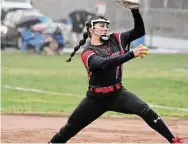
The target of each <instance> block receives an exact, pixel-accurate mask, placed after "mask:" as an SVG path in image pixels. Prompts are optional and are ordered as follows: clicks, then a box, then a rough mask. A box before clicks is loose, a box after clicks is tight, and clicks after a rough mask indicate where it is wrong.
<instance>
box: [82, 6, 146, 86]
mask: <svg viewBox="0 0 188 144" xmlns="http://www.w3.org/2000/svg"><path fill="white" fill-rule="evenodd" d="M132 14H133V18H134V23H135V26H134V29H132V30H131V31H128V32H124V33H113V34H111V35H110V38H109V40H108V41H106V42H104V43H103V44H102V45H99V46H96V45H91V44H88V45H87V46H86V47H85V48H84V50H83V52H82V54H81V58H82V61H83V63H84V65H85V67H86V70H87V72H88V76H89V85H91V86H97V87H106V86H110V85H115V84H117V83H121V81H122V70H123V68H122V64H123V63H124V62H126V61H129V60H131V59H132V58H134V53H133V52H132V51H127V50H126V46H127V44H129V43H130V42H131V41H133V40H135V39H137V38H139V37H141V36H143V35H144V34H145V29H144V24H143V20H142V17H141V15H140V13H139V10H138V9H135V10H132Z"/></svg>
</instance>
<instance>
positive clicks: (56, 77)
mask: <svg viewBox="0 0 188 144" xmlns="http://www.w3.org/2000/svg"><path fill="white" fill-rule="evenodd" d="M67 58H68V55H63V56H44V55H43V56H36V55H31V54H21V53H7V52H1V60H2V62H1V63H2V66H1V67H2V69H1V71H2V73H1V85H2V87H1V88H2V91H1V100H2V101H1V108H2V109H1V111H2V112H5V113H52V114H54V113H57V114H58V113H60V114H69V113H70V112H72V111H73V110H74V108H75V107H76V106H77V105H78V103H79V102H80V101H81V99H82V98H83V97H84V96H85V92H86V90H87V85H88V84H87V73H86V71H85V68H84V66H83V64H82V62H81V60H80V56H78V55H77V56H75V57H74V58H73V61H72V62H71V63H66V62H65V60H66V59H67ZM187 71H188V55H186V54H185V55H184V54H181V55H180V54H179V55H178V54H168V55H154V54H151V55H149V56H148V57H145V58H144V59H141V58H137V59H134V60H132V61H130V62H128V63H126V64H125V65H124V73H123V75H124V79H123V83H124V86H125V87H126V88H127V89H129V90H130V91H132V92H134V93H135V94H137V95H138V96H139V97H141V98H142V99H143V100H144V101H146V102H147V103H149V104H153V105H161V106H168V107H177V108H185V109H188V72H187ZM6 85H8V86H12V87H21V88H30V89H31V88H33V89H39V90H45V91H51V92H56V93H60V94H56V93H48V94H44V93H36V92H30V91H18V90H15V89H7V88H5V87H4V86H6ZM154 109H155V110H156V111H157V112H158V113H159V114H160V115H162V116H170V117H184V118H188V111H187V112H186V111H179V110H168V109H161V108H154ZM106 115H113V116H116V115H118V116H123V115H121V114H120V115H119V114H117V113H113V112H109V113H107V114H106Z"/></svg>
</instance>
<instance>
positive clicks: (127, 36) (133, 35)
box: [114, 9, 145, 49]
mask: <svg viewBox="0 0 188 144" xmlns="http://www.w3.org/2000/svg"><path fill="white" fill-rule="evenodd" d="M131 12H132V15H133V18H134V28H133V29H132V30H130V31H127V32H122V33H114V34H115V36H116V38H117V39H118V42H119V45H120V47H122V48H123V49H126V46H127V44H128V43H130V42H132V41H134V40H136V39H138V38H140V37H142V36H144V35H145V27H144V22H143V19H142V16H141V14H140V12H139V10H138V9H133V10H131Z"/></svg>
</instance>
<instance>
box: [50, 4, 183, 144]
mask: <svg viewBox="0 0 188 144" xmlns="http://www.w3.org/2000/svg"><path fill="white" fill-rule="evenodd" d="M138 6H139V5H135V4H133V5H131V4H130V3H129V5H128V7H129V8H130V9H131V12H132V15H133V19H134V28H133V29H132V30H130V31H127V32H122V33H112V34H108V30H109V25H110V21H109V20H107V19H106V18H104V17H102V16H95V17H92V18H91V19H90V20H89V21H88V22H87V23H86V27H87V32H85V33H84V34H83V39H82V40H81V41H80V42H79V45H78V46H76V47H75V48H74V52H73V53H72V54H71V57H70V58H69V59H68V60H67V61H68V62H70V61H71V58H72V57H73V56H74V55H75V53H76V51H78V50H79V48H80V46H83V45H84V44H85V43H86V39H87V38H90V41H89V43H88V44H87V45H86V46H85V48H84V50H83V51H82V53H81V59H82V61H83V64H84V65H85V68H86V70H87V72H88V77H89V86H88V91H87V93H86V97H85V98H84V99H83V100H82V101H81V103H80V104H79V105H78V107H77V108H76V109H75V110H74V111H73V113H72V114H71V115H70V117H69V119H68V121H67V123H66V124H65V125H64V126H63V127H62V128H61V129H60V130H59V132H58V133H56V134H55V135H54V136H53V137H52V138H51V140H50V141H49V143H66V142H67V141H68V140H70V139H71V138H72V137H73V136H75V135H76V134H77V133H78V132H79V131H80V130H82V129H83V128H85V127H86V126H87V125H89V124H90V123H92V122H93V121H94V120H96V119H97V118H99V117H100V116H101V115H102V114H104V113H105V112H107V111H114V112H119V113H124V114H135V115H138V116H140V117H141V118H142V119H143V120H144V121H145V122H146V123H147V124H148V125H149V126H150V127H151V128H153V129H154V130H155V131H157V132H158V133H159V134H161V135H162V136H163V137H164V138H166V139H167V140H168V141H169V142H170V143H183V140H182V139H181V138H178V137H175V136H174V135H173V134H172V133H171V131H170V130H169V129H168V127H167V126H166V125H165V123H164V122H163V120H162V119H161V117H160V116H159V115H158V114H157V113H156V112H154V111H153V110H152V109H151V108H150V107H149V106H148V104H146V103H145V102H144V101H142V100H141V99H140V98H139V97H138V96H136V95H135V94H133V93H132V92H130V91H128V90H127V89H126V88H125V87H124V86H123V85H122V73H123V72H122V71H123V67H122V65H123V64H124V63H126V62H128V61H130V60H132V59H135V58H139V57H141V58H143V57H144V56H146V55H147V54H148V49H147V48H146V47H145V46H143V45H140V46H138V47H136V48H134V49H133V50H132V51H130V50H129V44H130V42H131V41H134V40H135V39H137V38H140V37H142V36H144V35H145V28H144V23H143V20H142V17H141V14H140V12H139V9H138Z"/></svg>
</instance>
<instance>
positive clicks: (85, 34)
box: [66, 32, 89, 62]
mask: <svg viewBox="0 0 188 144" xmlns="http://www.w3.org/2000/svg"><path fill="white" fill-rule="evenodd" d="M88 37H89V34H88V32H84V33H83V39H82V40H80V42H79V44H78V45H77V46H75V47H74V51H73V52H72V53H71V55H70V58H69V59H68V60H66V62H70V61H71V59H72V57H73V56H74V55H75V53H76V52H77V51H78V50H79V49H80V46H83V45H84V44H85V43H86V39H87V38H88Z"/></svg>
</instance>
